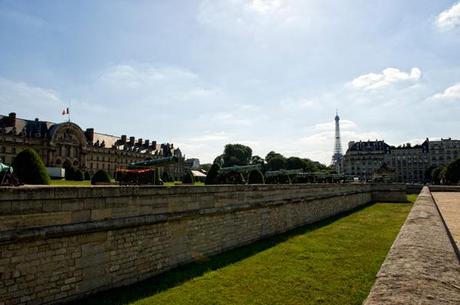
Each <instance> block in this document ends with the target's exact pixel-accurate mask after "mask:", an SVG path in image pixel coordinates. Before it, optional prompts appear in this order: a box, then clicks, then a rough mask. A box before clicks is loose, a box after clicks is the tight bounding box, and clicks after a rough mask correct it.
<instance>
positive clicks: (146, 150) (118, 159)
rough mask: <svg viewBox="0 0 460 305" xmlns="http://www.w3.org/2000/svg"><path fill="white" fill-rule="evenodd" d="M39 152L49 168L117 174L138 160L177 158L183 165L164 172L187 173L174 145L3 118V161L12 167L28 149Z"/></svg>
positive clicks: (0, 142) (11, 116)
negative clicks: (120, 169)
mask: <svg viewBox="0 0 460 305" xmlns="http://www.w3.org/2000/svg"><path fill="white" fill-rule="evenodd" d="M28 147H30V148H33V149H35V150H36V151H37V152H38V153H39V155H40V156H41V157H42V159H43V161H44V162H45V164H46V166H49V167H64V168H66V167H69V166H73V167H75V168H79V169H82V170H86V171H88V172H90V173H94V172H96V171H97V170H99V169H103V170H105V171H107V172H109V173H111V174H114V172H115V170H116V169H117V168H118V167H122V166H126V165H127V164H129V163H131V162H135V161H142V160H146V159H155V158H162V157H170V156H176V157H177V158H178V159H179V162H178V163H176V164H173V165H169V166H167V167H166V168H165V169H164V170H166V171H168V173H169V174H170V175H171V176H173V177H182V176H183V174H184V158H183V156H182V153H181V151H180V149H179V148H177V147H174V145H173V144H169V143H165V144H158V143H157V142H156V141H150V140H147V139H145V140H143V139H136V138H135V137H129V138H128V137H127V136H126V135H122V136H121V137H117V136H111V135H106V134H102V133H96V132H94V129H93V128H88V129H86V130H85V131H83V130H82V129H81V128H80V127H79V126H78V125H77V124H75V123H72V122H64V123H51V122H44V121H40V120H39V119H35V120H25V119H20V118H17V117H16V113H14V112H13V113H10V114H9V115H8V116H4V115H0V159H1V160H3V161H4V162H5V163H7V164H11V162H12V161H13V159H14V157H15V156H16V155H17V154H18V153H19V152H20V151H21V150H23V149H25V148H28Z"/></svg>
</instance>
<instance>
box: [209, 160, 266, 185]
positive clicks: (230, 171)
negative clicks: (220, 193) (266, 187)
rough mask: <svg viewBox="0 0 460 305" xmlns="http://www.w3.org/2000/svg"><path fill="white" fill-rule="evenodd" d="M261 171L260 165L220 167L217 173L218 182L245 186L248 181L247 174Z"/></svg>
mask: <svg viewBox="0 0 460 305" xmlns="http://www.w3.org/2000/svg"><path fill="white" fill-rule="evenodd" d="M261 169H262V166H261V165H260V164H252V165H234V166H229V167H222V168H221V169H219V171H218V174H219V175H218V180H219V181H220V183H224V184H246V183H247V182H248V180H249V173H250V172H252V171H260V170H261ZM261 175H262V174H261Z"/></svg>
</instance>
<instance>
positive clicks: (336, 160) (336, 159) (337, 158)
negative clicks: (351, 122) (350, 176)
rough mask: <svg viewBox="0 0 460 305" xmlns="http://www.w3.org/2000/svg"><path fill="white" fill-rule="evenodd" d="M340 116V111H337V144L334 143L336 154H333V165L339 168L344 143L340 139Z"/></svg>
mask: <svg viewBox="0 0 460 305" xmlns="http://www.w3.org/2000/svg"><path fill="white" fill-rule="evenodd" d="M339 121H340V117H339V113H338V112H337V111H336V113H335V144H334V154H333V155H332V165H335V167H336V168H337V169H338V165H339V161H340V160H342V157H343V154H342V143H341V141H340V123H339Z"/></svg>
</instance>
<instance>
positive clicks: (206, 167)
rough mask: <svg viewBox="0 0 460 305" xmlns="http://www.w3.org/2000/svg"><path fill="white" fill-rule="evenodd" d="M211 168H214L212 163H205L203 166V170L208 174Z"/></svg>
mask: <svg viewBox="0 0 460 305" xmlns="http://www.w3.org/2000/svg"><path fill="white" fill-rule="evenodd" d="M211 166H212V164H211V163H204V164H201V169H202V170H205V171H206V172H209V170H210V169H211Z"/></svg>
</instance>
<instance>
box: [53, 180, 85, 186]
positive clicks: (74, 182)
mask: <svg viewBox="0 0 460 305" xmlns="http://www.w3.org/2000/svg"><path fill="white" fill-rule="evenodd" d="M51 185H91V181H89V180H85V181H68V180H51Z"/></svg>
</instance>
